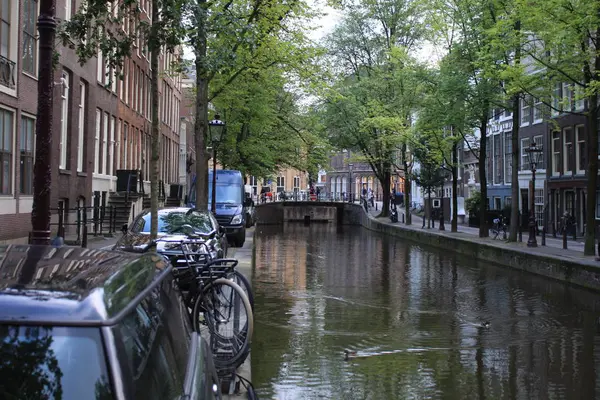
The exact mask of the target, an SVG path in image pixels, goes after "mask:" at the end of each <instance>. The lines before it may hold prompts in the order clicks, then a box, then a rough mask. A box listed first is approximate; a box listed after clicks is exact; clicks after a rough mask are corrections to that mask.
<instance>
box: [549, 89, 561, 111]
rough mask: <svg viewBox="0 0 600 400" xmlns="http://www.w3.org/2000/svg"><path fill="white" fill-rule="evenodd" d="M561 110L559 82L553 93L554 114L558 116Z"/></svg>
mask: <svg viewBox="0 0 600 400" xmlns="http://www.w3.org/2000/svg"><path fill="white" fill-rule="evenodd" d="M560 110H561V106H560V83H557V84H555V85H554V90H553V93H552V112H551V113H552V116H553V117H555V116H557V115H558V114H559V112H560Z"/></svg>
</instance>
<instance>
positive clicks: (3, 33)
mask: <svg viewBox="0 0 600 400" xmlns="http://www.w3.org/2000/svg"><path fill="white" fill-rule="evenodd" d="M10 6H11V2H10V1H3V2H2V6H1V8H0V56H2V57H5V58H8V59H10V56H11V55H12V54H10V44H11V30H10V24H11V18H10V17H11V11H12V10H11V7H10Z"/></svg>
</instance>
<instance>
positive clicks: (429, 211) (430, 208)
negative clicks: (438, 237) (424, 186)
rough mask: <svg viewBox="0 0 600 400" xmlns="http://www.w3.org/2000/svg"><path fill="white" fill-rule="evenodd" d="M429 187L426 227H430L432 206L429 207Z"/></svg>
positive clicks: (429, 191) (428, 192)
mask: <svg viewBox="0 0 600 400" xmlns="http://www.w3.org/2000/svg"><path fill="white" fill-rule="evenodd" d="M431 190H432V189H431V188H429V190H428V191H427V203H428V204H427V207H426V209H427V229H430V228H431V211H433V210H432V207H431Z"/></svg>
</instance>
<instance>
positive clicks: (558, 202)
mask: <svg viewBox="0 0 600 400" xmlns="http://www.w3.org/2000/svg"><path fill="white" fill-rule="evenodd" d="M552 102H553V106H552V109H551V110H549V107H546V106H545V105H544V104H543V103H542V102H540V101H537V100H536V99H533V98H532V97H530V96H526V97H525V98H524V99H522V100H521V104H520V107H521V109H520V121H519V165H518V166H517V168H518V180H519V198H518V199H517V201H518V205H519V209H520V210H521V212H522V213H523V214H524V215H525V216H527V215H529V204H530V203H529V202H530V196H534V202H535V214H536V220H537V222H538V225H539V227H540V229H541V228H542V226H543V225H544V221H547V222H546V229H547V231H548V232H550V233H553V232H554V229H558V227H559V223H560V220H561V217H562V216H563V215H564V213H565V212H568V213H569V215H571V216H573V217H574V218H575V223H576V233H577V235H578V236H580V235H582V234H583V233H584V231H585V228H586V227H585V216H586V214H585V213H586V208H585V204H586V190H587V189H586V182H587V160H586V157H587V148H586V132H587V129H588V127H587V120H586V117H585V115H584V113H585V112H586V111H587V101H586V100H577V101H576V100H575V96H574V91H573V89H572V85H569V84H559V85H557V86H556V87H555V89H554V96H553V98H552ZM512 119H513V115H512V112H510V111H507V110H502V109H495V110H493V112H492V117H491V118H490V120H489V124H488V132H487V139H486V140H487V154H486V156H487V157H486V160H487V164H486V174H487V183H488V199H487V201H488V205H489V208H490V209H491V210H503V209H505V208H506V207H508V206H512V205H513V204H514V202H513V199H512V193H511V170H512V167H513V166H512V153H513V149H512V141H511V137H512V124H513V120H512ZM475 136H477V135H475ZM531 142H535V143H536V146H538V147H539V146H541V147H542V148H543V155H542V159H541V162H540V163H539V164H538V165H537V169H536V182H535V188H534V193H530V192H529V183H530V180H531V177H532V173H531V168H530V163H529V159H528V156H527V153H526V151H525V149H527V148H528V147H529V146H530V144H531ZM474 144H475V143H473V145H474ZM472 148H473V146H471V147H470V148H469V147H468V146H466V145H464V146H463V148H462V152H461V154H462V160H461V161H462V162H461V168H460V171H459V172H462V174H463V176H464V180H461V179H460V178H462V177H459V191H460V193H459V196H464V197H465V198H468V197H469V195H470V193H472V191H473V190H479V189H480V187H479V176H478V174H479V171H478V167H477V162H478V161H477V158H476V157H475V156H474V155H473V152H472V151H471V149H472ZM475 151H477V150H476V149H475ZM444 195H445V196H446V197H449V196H450V195H451V188H450V185H449V184H446V185H445V193H444ZM597 201H598V200H597ZM599 210H600V207H598V205H597V206H596V219H597V220H598V217H599Z"/></svg>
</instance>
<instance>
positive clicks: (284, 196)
mask: <svg viewBox="0 0 600 400" xmlns="http://www.w3.org/2000/svg"><path fill="white" fill-rule="evenodd" d="M360 199H361V196H360V195H357V194H354V193H353V194H348V193H334V192H321V193H319V194H312V195H311V194H310V193H307V192H294V193H289V192H288V193H286V192H279V193H274V194H273V195H272V196H271V197H270V198H269V197H267V196H262V197H261V198H260V204H264V203H270V202H287V201H294V202H298V201H307V202H309V201H328V202H340V203H352V202H354V203H357V202H359V200H360Z"/></svg>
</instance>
